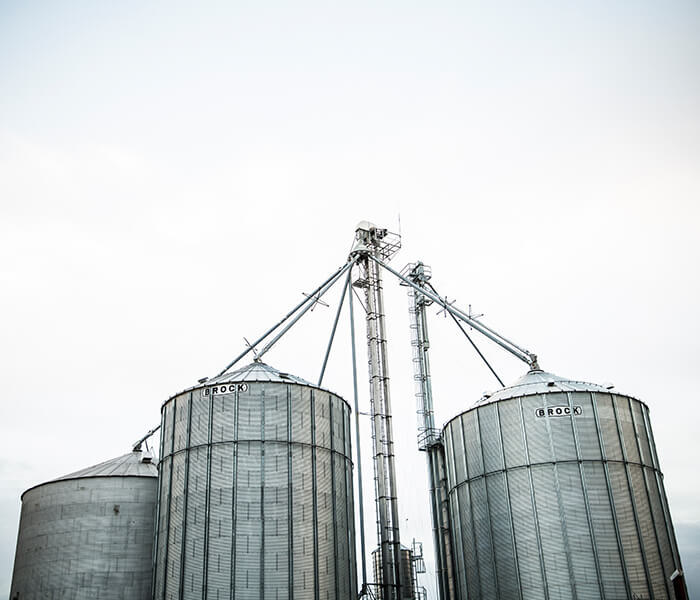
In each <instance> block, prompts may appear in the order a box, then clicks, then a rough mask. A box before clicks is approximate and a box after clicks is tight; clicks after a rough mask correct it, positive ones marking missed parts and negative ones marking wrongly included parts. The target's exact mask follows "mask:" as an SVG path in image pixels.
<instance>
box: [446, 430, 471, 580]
mask: <svg viewBox="0 0 700 600" xmlns="http://www.w3.org/2000/svg"><path fill="white" fill-rule="evenodd" d="M461 423H462V422H461V419H460V427H461ZM449 428H450V429H449V432H450V433H449V437H450V443H451V444H452V449H451V452H450V454H451V455H452V458H453V459H454V456H455V453H454V439H453V432H454V427H453V426H452V425H449ZM465 464H466V459H465ZM455 470H456V467H455ZM455 479H456V477H455ZM450 495H451V497H452V498H451V499H453V500H454V503H455V504H456V506H457V510H456V511H454V518H455V519H456V520H457V525H458V527H455V530H456V531H459V532H460V535H459V551H460V555H461V556H460V559H461V560H460V563H461V567H462V568H461V569H457V577H458V578H459V579H460V582H459V583H460V585H461V588H462V589H463V590H465V591H466V590H467V577H466V569H467V565H466V559H465V557H464V538H463V537H462V532H463V531H464V528H463V527H462V508H461V506H460V502H459V494H458V493H457V487H456V485H455V487H453V488H452V489H451V490H448V497H449V496H450ZM455 537H456V536H455ZM456 562H457V561H456V560H455V563H456ZM461 574H464V581H461V579H462V577H461Z"/></svg>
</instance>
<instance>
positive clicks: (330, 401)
mask: <svg viewBox="0 0 700 600" xmlns="http://www.w3.org/2000/svg"><path fill="white" fill-rule="evenodd" d="M328 422H329V423H330V433H331V510H332V511H333V514H332V516H331V520H332V522H333V571H334V572H333V576H334V580H335V600H339V599H338V591H339V590H338V523H337V521H336V518H335V443H334V433H335V431H334V428H333V398H332V397H331V395H330V394H328Z"/></svg>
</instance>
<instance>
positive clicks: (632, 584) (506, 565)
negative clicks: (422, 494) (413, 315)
mask: <svg viewBox="0 0 700 600" xmlns="http://www.w3.org/2000/svg"><path fill="white" fill-rule="evenodd" d="M538 377H539V378H538V379H537V381H535V382H534V383H532V384H531V383H530V382H529V381H528V378H523V380H521V383H520V384H519V385H520V386H521V389H522V390H523V394H522V395H518V394H517V393H515V392H516V390H515V389H514V390H513V391H512V392H509V391H507V390H505V391H502V392H498V393H496V394H495V395H494V398H495V400H492V401H485V402H481V403H479V404H477V405H476V406H474V407H473V408H472V409H470V410H468V411H467V412H465V413H463V414H461V415H458V416H457V417H455V418H454V419H452V420H451V421H449V422H448V424H447V425H446V426H445V429H444V431H443V434H442V440H443V443H444V445H445V454H446V456H445V462H446V474H447V490H448V497H449V502H450V507H451V509H452V514H451V530H452V532H453V543H454V558H455V571H456V574H457V577H456V579H457V587H458V590H457V592H458V593H457V598H459V599H468V600H480V599H486V598H517V597H521V598H523V599H525V598H527V599H528V600H529V599H530V598H533V599H534V598H546V599H547V600H550V599H553V598H562V599H567V600H568V599H574V598H575V599H576V600H598V599H600V598H605V599H606V600H608V599H620V600H622V599H628V600H629V598H632V597H638V598H652V597H653V598H671V597H672V595H671V587H670V584H669V578H670V576H671V574H672V573H673V571H674V570H676V569H678V568H680V560H679V558H678V552H677V550H676V547H675V538H674V536H673V527H672V525H671V522H670V517H669V512H668V507H667V503H666V499H665V493H664V491H663V485H662V477H661V474H660V472H659V470H658V458H657V456H656V449H655V446H654V441H653V436H652V434H651V428H650V427H649V417H648V409H647V407H646V406H645V405H644V404H642V403H641V402H640V401H638V400H636V399H634V398H630V397H628V396H624V395H622V394H611V393H608V392H607V390H605V389H603V388H602V387H601V386H595V385H588V384H585V383H582V382H569V381H567V380H563V379H561V378H556V377H554V376H551V377H550V376H548V374H542V373H540V374H539V375H538Z"/></svg>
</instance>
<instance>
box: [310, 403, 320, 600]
mask: <svg viewBox="0 0 700 600" xmlns="http://www.w3.org/2000/svg"><path fill="white" fill-rule="evenodd" d="M309 407H310V408H309V420H310V423H311V496H312V498H311V506H312V508H311V511H312V520H311V523H312V527H313V529H312V536H313V557H314V570H313V576H314V599H315V600H319V589H318V586H319V582H318V498H317V495H318V482H317V481H316V397H315V394H314V390H309Z"/></svg>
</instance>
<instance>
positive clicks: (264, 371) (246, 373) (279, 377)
mask: <svg viewBox="0 0 700 600" xmlns="http://www.w3.org/2000/svg"><path fill="white" fill-rule="evenodd" d="M255 381H264V382H274V383H298V384H300V385H310V386H313V387H318V386H316V385H314V384H313V383H310V382H308V381H306V380H305V379H302V378H301V377H297V376H296V375H290V374H289V373H284V372H283V371H278V370H277V369H275V368H274V367H271V366H270V365H267V364H265V363H264V362H259V361H256V362H252V363H250V364H249V365H246V366H245V367H241V368H240V369H237V370H236V371H231V372H230V373H224V374H223V375H219V376H218V377H213V378H212V379H208V380H207V381H206V382H204V385H212V384H215V383H242V382H247V383H251V382H255Z"/></svg>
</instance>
